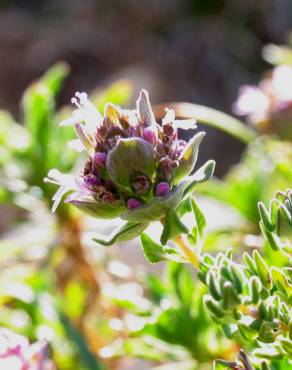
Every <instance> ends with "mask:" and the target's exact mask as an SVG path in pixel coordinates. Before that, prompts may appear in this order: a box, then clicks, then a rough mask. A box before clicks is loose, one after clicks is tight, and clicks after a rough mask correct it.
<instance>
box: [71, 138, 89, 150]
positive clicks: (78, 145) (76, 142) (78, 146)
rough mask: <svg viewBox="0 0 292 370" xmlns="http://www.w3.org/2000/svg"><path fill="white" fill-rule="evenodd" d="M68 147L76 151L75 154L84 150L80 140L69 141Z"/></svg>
mask: <svg viewBox="0 0 292 370" xmlns="http://www.w3.org/2000/svg"><path fill="white" fill-rule="evenodd" d="M68 147H69V148H70V149H74V150H76V152H79V153H81V152H83V150H84V149H85V148H84V145H83V144H82V142H81V140H80V139H76V140H70V141H69V142H68Z"/></svg>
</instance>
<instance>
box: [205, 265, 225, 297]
mask: <svg viewBox="0 0 292 370" xmlns="http://www.w3.org/2000/svg"><path fill="white" fill-rule="evenodd" d="M208 288H209V291H210V293H211V295H212V297H213V298H214V299H216V301H220V300H221V299H222V296H221V293H220V290H219V287H218V284H217V279H216V276H215V274H214V273H213V272H212V271H210V273H209V275H208Z"/></svg>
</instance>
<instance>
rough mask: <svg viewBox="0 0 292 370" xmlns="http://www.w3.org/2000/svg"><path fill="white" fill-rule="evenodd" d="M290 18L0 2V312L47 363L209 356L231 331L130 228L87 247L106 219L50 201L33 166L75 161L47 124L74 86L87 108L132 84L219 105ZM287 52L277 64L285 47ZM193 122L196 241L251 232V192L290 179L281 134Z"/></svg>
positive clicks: (230, 355) (289, 25) (161, 4)
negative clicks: (241, 133) (122, 237)
mask: <svg viewBox="0 0 292 370" xmlns="http://www.w3.org/2000/svg"><path fill="white" fill-rule="evenodd" d="M291 29H292V2H291V0H278V1H277V2H276V1H274V0H257V1H254V0H245V1H242V0H165V1H157V0H148V1H145V0H124V1H118V0H103V1H102V0H82V1H78V0H16V1H9V0H1V1H0V61H1V62H0V203H1V204H0V211H1V215H0V232H1V235H0V237H1V241H0V324H1V325H2V326H6V327H9V328H11V329H13V330H14V331H16V332H19V333H21V334H23V335H25V336H27V337H28V338H29V339H30V340H31V341H36V340H42V339H46V340H47V341H48V342H49V343H50V351H49V353H50V357H52V358H53V361H54V363H55V365H56V368H57V369H60V370H73V369H80V370H99V369H105V368H108V369H111V370H112V369H114V370H116V369H117V370H136V369H137V368H139V369H140V370H142V369H145V370H149V369H154V368H155V369H157V370H158V369H159V370H171V369H176V370H179V369H181V370H194V369H196V370H197V369H200V370H201V369H202V370H205V369H209V368H211V367H210V366H211V365H210V364H211V362H212V360H214V359H215V358H217V357H220V358H225V359H229V360H232V359H234V358H235V357H236V354H237V352H238V349H239V346H240V343H237V342H233V341H229V340H227V339H226V338H225V337H224V336H223V335H222V333H221V332H220V331H219V330H218V326H216V325H214V324H213V323H211V321H210V318H209V317H208V316H207V315H206V312H205V311H204V308H203V306H202V304H201V303H200V302H202V295H203V293H204V289H203V288H202V287H201V286H200V285H199V286H197V285H196V287H195V289H194V286H193V275H192V274H191V273H190V272H189V270H188V269H187V268H185V267H178V266H176V265H174V264H167V267H166V266H165V264H159V265H158V267H156V266H155V267H153V266H151V267H149V265H146V263H145V261H144V256H143V254H142V252H141V251H140V249H139V248H138V246H137V244H138V243H137V241H133V242H131V243H128V244H127V245H122V246H114V247H113V248H112V249H110V250H109V249H105V248H100V247H98V246H97V245H96V244H94V243H93V242H92V238H91V237H92V232H96V231H102V232H103V233H104V234H106V233H108V232H110V231H111V230H112V226H113V225H112V224H111V223H103V222H101V221H99V220H97V221H96V220H94V219H90V218H87V217H84V215H82V214H81V213H79V212H78V211H76V210H72V209H71V208H69V207H68V206H66V205H65V206H64V205H61V206H60V207H59V208H58V211H57V213H56V214H55V215H52V213H51V210H50V208H51V205H52V201H51V198H52V195H53V194H54V191H55V190H56V188H54V187H53V186H51V185H45V184H44V183H43V178H44V177H45V176H46V175H47V172H48V170H49V169H50V168H52V167H55V168H58V169H60V170H61V171H63V172H76V163H75V162H76V154H72V152H70V150H69V149H68V148H67V146H66V144H67V142H68V140H69V139H72V137H73V136H72V135H74V134H73V132H71V133H70V132H69V133H65V131H62V130H61V129H60V128H59V127H58V123H59V122H60V121H61V120H62V119H63V118H64V117H66V118H67V117H68V116H70V114H71V108H69V107H68V106H67V105H68V104H70V99H71V97H72V96H73V95H74V93H75V91H86V92H88V94H89V95H91V98H92V100H93V102H94V103H95V104H96V105H97V106H98V108H99V109H101V110H102V109H103V106H104V104H105V102H106V101H107V100H109V101H112V102H113V103H117V104H120V105H121V106H124V107H134V106H135V100H136V97H137V94H138V92H139V90H140V89H141V88H146V89H148V91H149V93H150V98H151V103H153V104H156V103H164V102H175V101H179V102H180V101H186V102H191V103H196V104H203V105H207V106H209V107H212V108H215V109H218V110H221V111H223V112H226V113H229V114H233V113H232V105H233V104H234V102H235V101H236V99H237V97H238V91H239V89H240V87H241V86H242V85H245V84H255V85H257V84H258V82H259V81H260V80H261V79H262V77H263V75H264V74H265V73H267V71H268V73H270V72H269V71H271V70H272V68H273V66H272V65H271V64H269V63H268V62H267V61H265V60H264V58H263V56H262V53H263V47H264V46H266V45H267V44H276V45H283V44H289V43H290V41H291V40H290V39H291V35H290V31H291ZM285 55H286V54H285ZM289 58H290V59H289V63H287V64H289V66H290V67H291V64H292V62H291V61H292V53H291V50H290V49H289ZM266 59H267V58H266ZM60 61H61V62H62V61H63V62H65V63H66V64H56V63H58V62H60ZM285 62H286V61H285ZM274 64H285V63H284V61H283V60H282V59H281V60H280V61H278V62H277V63H274ZM68 67H69V69H70V72H69V69H68ZM48 70H49V72H47V71H48ZM289 73H291V75H292V72H291V71H290V72H289ZM291 78H292V77H291ZM33 81H36V82H33ZM119 81H120V82H119ZM32 82H33V83H32ZM289 99H290V101H289V104H291V105H289V107H290V108H291V106H292V103H291V102H292V95H291V96H290V97H289ZM64 105H66V106H67V107H65V108H64ZM290 108H289V109H290ZM9 112H10V113H9ZM281 113H282V111H281ZM285 113H287V112H286V111H285ZM288 113H289V114H288V117H287V116H285V117H284V118H285V120H284V121H285V122H284V123H285V125H284V126H287V122H288V126H289V127H291V116H292V113H291V111H289V112H288ZM265 118H266V117H265ZM274 118H275V117H273V116H271V117H269V120H268V121H269V123H270V127H273V125H274V124H275V121H273V119H274ZM276 118H278V117H276ZM281 118H283V117H282V116H281ZM276 123H277V122H276ZM254 126H256V125H254ZM199 128H202V127H201V126H200V123H199ZM204 130H206V131H207V133H208V135H207V139H205V142H204V143H203V144H202V148H201V150H200V156H199V162H200V164H202V163H204V162H205V161H206V160H207V159H210V158H213V159H215V160H216V162H217V165H216V177H217V178H219V179H222V182H216V181H217V180H214V182H211V183H210V186H206V187H205V188H204V187H202V188H200V189H199V192H201V197H202V198H200V197H199V199H200V206H202V208H203V210H204V212H206V213H207V219H208V220H210V221H211V222H210V224H211V225H209V234H208V237H207V240H206V248H207V250H210V251H211V253H212V252H214V251H218V250H225V249H226V248H227V247H228V246H229V245H235V246H237V247H238V248H239V247H240V248H243V249H244V248H247V249H248V248H249V247H251V246H259V245H262V244H263V240H262V239H261V238H259V237H258V234H259V227H258V221H259V217H258V212H257V202H258V201H259V200H263V201H267V200H268V199H270V197H271V196H272V195H273V193H274V191H275V190H277V189H278V188H280V189H282V188H283V189H285V187H286V186H289V185H290V186H291V181H292V170H291V158H292V148H291V137H289V138H288V137H287V136H285V135H284V140H285V141H286V140H287V142H285V143H283V142H282V141H278V138H276V139H274V138H272V139H270V138H268V139H263V140H262V138H261V137H260V139H258V140H255V141H253V140H252V141H251V142H249V143H248V145H247V141H246V140H237V139H235V138H234V137H232V136H230V135H227V134H226V133H224V132H222V131H220V130H217V129H215V128H212V127H209V126H204ZM274 131H277V130H274ZM285 132H286V131H285ZM262 133H266V132H265V130H262V128H259V129H258V136H261V134H262ZM280 136H281V135H280ZM15 138H17V140H15ZM289 140H290V141H289ZM242 153H244V156H243V157H242ZM239 161H240V163H239V164H238V165H237V166H236V167H235V168H234V167H233V165H235V164H237V163H238V162H239ZM238 194H240V195H241V197H238ZM206 195H207V196H208V197H209V198H208V197H206V198H204V196H206ZM239 198H240V199H239ZM210 199H211V200H210ZM215 200H216V201H221V202H222V204H223V203H224V206H222V204H221V205H220V206H218V204H217V203H216V202H215ZM215 203H216V205H215V206H214V204H215ZM222 207H223V208H222ZM230 225H231V226H232V227H231V226H230ZM210 226H211V227H210ZM212 227H213V229H214V230H215V232H214V233H213V231H214V230H213V229H212ZM218 230H219V232H218ZM246 234H247V235H248V236H249V238H246V237H245V236H246ZM141 265H142V266H143V267H142V269H140V266H141ZM153 272H154V274H153V275H152V273H153ZM157 276H159V277H157ZM162 276H164V277H162ZM195 284H197V281H196V283H195ZM186 328H189V330H186ZM133 333H134V334H133ZM194 333H196V337H195V338H194ZM198 338H200V340H198ZM141 358H142V360H141ZM167 363H171V364H172V365H170V366H168V367H163V366H164V365H165V364H167ZM178 364H180V365H178ZM172 366H173V367H172ZM179 366H180V367H179ZM281 369H285V368H284V367H283V368H281ZM287 369H288V367H287ZM7 370H8V369H7ZM9 370H10V369H9ZM11 370H12V369H11Z"/></svg>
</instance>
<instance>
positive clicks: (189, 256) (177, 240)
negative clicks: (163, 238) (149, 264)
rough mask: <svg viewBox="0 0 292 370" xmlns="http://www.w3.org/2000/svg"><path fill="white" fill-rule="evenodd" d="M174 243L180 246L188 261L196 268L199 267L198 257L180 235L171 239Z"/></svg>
mask: <svg viewBox="0 0 292 370" xmlns="http://www.w3.org/2000/svg"><path fill="white" fill-rule="evenodd" d="M172 240H173V242H174V243H176V244H177V246H178V247H179V248H180V250H181V251H182V252H183V254H184V255H185V257H186V258H187V260H188V261H189V263H191V264H192V265H193V266H194V268H195V269H196V270H198V269H199V265H200V262H199V257H198V256H197V254H196V253H195V252H194V251H193V250H192V249H191V248H190V247H189V246H188V245H187V244H186V243H185V241H184V240H183V238H182V237H181V235H178V236H176V237H175V238H173V239H172Z"/></svg>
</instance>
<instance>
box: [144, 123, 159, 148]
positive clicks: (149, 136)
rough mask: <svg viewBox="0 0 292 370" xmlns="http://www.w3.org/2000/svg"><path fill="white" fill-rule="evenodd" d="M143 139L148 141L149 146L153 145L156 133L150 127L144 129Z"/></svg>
mask: <svg viewBox="0 0 292 370" xmlns="http://www.w3.org/2000/svg"><path fill="white" fill-rule="evenodd" d="M143 139H144V140H146V141H148V142H149V143H150V144H152V145H155V143H156V133H155V131H154V130H153V129H152V128H151V127H146V128H144V130H143Z"/></svg>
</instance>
